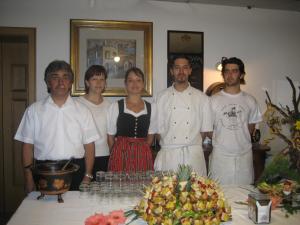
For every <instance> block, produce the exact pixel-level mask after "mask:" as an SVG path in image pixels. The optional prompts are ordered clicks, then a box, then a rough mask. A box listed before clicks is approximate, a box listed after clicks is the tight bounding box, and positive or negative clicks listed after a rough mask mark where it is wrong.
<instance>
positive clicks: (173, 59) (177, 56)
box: [169, 54, 192, 68]
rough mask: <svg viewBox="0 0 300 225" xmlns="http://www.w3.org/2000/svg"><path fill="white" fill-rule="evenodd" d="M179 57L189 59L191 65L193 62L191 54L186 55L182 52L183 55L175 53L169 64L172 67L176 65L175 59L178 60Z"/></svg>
mask: <svg viewBox="0 0 300 225" xmlns="http://www.w3.org/2000/svg"><path fill="white" fill-rule="evenodd" d="M177 59H186V60H187V61H188V64H189V65H190V66H191V65H192V64H191V62H192V61H191V58H190V57H189V56H187V55H184V54H182V55H175V56H174V57H172V59H170V61H169V65H170V68H172V67H173V66H174V64H175V61H176V60H177Z"/></svg>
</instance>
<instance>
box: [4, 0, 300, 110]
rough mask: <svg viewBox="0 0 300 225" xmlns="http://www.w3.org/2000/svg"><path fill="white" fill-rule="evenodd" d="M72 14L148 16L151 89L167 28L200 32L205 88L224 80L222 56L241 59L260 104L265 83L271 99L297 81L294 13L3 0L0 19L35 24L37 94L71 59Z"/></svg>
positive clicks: (298, 28) (85, 0)
mask: <svg viewBox="0 0 300 225" xmlns="http://www.w3.org/2000/svg"><path fill="white" fill-rule="evenodd" d="M71 18H72V19H98V20H129V21H130V20H132V21H152V22H153V91H154V94H155V93H157V92H159V91H160V90H162V89H164V88H165V87H166V83H167V81H166V63H167V30H187V31H202V32H204V90H205V89H206V88H207V87H208V86H209V85H210V84H212V83H213V82H216V81H221V80H222V79H221V76H220V75H219V72H217V71H216V70H215V68H214V67H215V64H216V62H217V61H219V60H220V58H221V57H222V56H237V57H240V58H241V59H243V60H244V62H245V64H246V72H247V75H246V82H247V85H245V86H244V87H243V89H244V90H246V91H248V92H250V93H251V94H253V95H254V96H255V97H256V98H257V100H258V102H259V104H260V105H261V107H262V109H263V110H264V109H265V104H264V100H265V94H264V91H263V89H267V90H269V92H270V94H271V96H272V97H274V98H276V97H277V98H276V99H274V101H275V102H276V101H277V100H280V99H278V96H282V95H285V96H286V95H289V94H290V93H289V92H290V90H289V89H285V90H280V89H279V88H278V86H279V87H280V85H278V83H280V81H282V80H284V79H285V78H284V76H286V75H288V76H290V77H291V78H292V79H294V80H297V81H300V75H299V69H298V67H299V63H300V44H299V42H300V25H299V22H300V13H299V12H289V11H279V10H263V9H255V8H253V9H251V10H248V9H247V8H241V7H226V6H213V5H203V4H191V3H189V4H188V3H172V2H157V1H146V0H95V5H94V7H92V8H91V7H90V0H47V1H46V0H25V1H24V0H1V1H0V26H14V27H36V28H37V53H36V56H37V68H36V69H37V99H41V98H42V97H44V96H46V94H47V92H46V86H45V84H44V81H43V72H44V69H45V67H46V66H47V64H48V63H49V62H50V61H52V60H53V59H63V60H66V61H69V58H70V56H69V52H70V32H69V30H70V24H69V23H70V19H71ZM278 81H279V82H278ZM284 87H285V86H284ZM278 92H280V93H283V94H278ZM284 104H286V103H284Z"/></svg>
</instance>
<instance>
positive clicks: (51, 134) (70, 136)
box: [15, 96, 99, 160]
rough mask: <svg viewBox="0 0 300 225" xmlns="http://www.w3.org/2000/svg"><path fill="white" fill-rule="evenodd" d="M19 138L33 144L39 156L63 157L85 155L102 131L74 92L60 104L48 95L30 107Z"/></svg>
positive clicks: (18, 131)
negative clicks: (74, 96)
mask: <svg viewBox="0 0 300 225" xmlns="http://www.w3.org/2000/svg"><path fill="white" fill-rule="evenodd" d="M15 139H16V140H19V141H21V142H24V143H29V144H33V145H34V158H35V159H38V160H62V159H69V158H71V157H74V158H82V157H83V156H84V146H83V144H89V143H91V142H94V141H95V140H97V139H99V135H98V132H97V129H96V126H95V123H94V121H93V117H92V114H91V112H90V111H89V110H88V108H87V107H85V106H84V105H83V104H81V103H79V102H77V101H75V100H73V99H72V98H71V97H70V96H69V97H68V98H67V100H66V102H65V104H64V105H63V106H61V107H59V106H57V105H56V104H55V103H54V102H53V100H52V98H51V96H48V97H47V98H45V99H43V100H41V101H38V102H35V103H33V104H32V105H31V106H29V107H28V108H27V109H26V111H25V113H24V115H23V118H22V121H21V123H20V126H19V128H18V130H17V133H16V135H15Z"/></svg>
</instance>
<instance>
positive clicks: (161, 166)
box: [154, 145, 207, 176]
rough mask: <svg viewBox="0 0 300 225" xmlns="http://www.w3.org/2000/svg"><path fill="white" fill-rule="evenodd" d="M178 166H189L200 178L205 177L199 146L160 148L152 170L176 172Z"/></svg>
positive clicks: (203, 161)
mask: <svg viewBox="0 0 300 225" xmlns="http://www.w3.org/2000/svg"><path fill="white" fill-rule="evenodd" d="M179 164H187V165H190V166H191V167H192V168H193V170H194V171H195V172H196V173H198V175H200V176H206V175H207V172H206V163H205V158H204V153H203V150H202V146H200V145H192V146H185V147H178V148H169V149H167V148H162V149H161V150H160V151H159V152H158V154H157V156H156V159H155V162H154V169H155V170H162V171H166V170H173V171H176V170H177V169H178V165H179Z"/></svg>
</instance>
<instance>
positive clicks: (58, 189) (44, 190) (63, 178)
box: [33, 162, 79, 202]
mask: <svg viewBox="0 0 300 225" xmlns="http://www.w3.org/2000/svg"><path fill="white" fill-rule="evenodd" d="M64 164H65V163H63V162H58V163H56V162H54V163H53V162H49V163H48V162H47V163H41V164H37V165H36V166H35V167H34V169H33V174H34V175H35V177H36V186H37V188H38V190H39V191H40V192H41V195H40V196H39V197H38V199H40V198H43V197H44V196H45V195H57V196H58V202H63V200H62V197H61V194H63V193H65V192H67V191H68V190H69V189H70V185H71V182H72V173H73V172H76V171H77V170H78V169H79V166H78V165H77V164H74V163H70V164H68V166H67V167H66V168H65V169H64V170H62V168H63V167H64Z"/></svg>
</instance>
